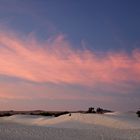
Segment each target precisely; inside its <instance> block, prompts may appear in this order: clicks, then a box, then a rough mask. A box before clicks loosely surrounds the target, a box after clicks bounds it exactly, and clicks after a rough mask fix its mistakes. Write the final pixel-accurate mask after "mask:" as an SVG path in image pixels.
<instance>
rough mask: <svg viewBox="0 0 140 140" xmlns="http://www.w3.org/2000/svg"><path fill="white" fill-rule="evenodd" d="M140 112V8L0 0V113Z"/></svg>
mask: <svg viewBox="0 0 140 140" xmlns="http://www.w3.org/2000/svg"><path fill="white" fill-rule="evenodd" d="M90 106H93V107H103V108H107V109H112V110H121V111H127V110H137V109H138V108H139V107H140V1H139V0H0V110H9V109H10V110H12V109H13V110H33V109H42V110H85V109H88V107H90Z"/></svg>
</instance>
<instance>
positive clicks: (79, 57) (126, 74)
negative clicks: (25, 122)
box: [0, 32, 140, 87]
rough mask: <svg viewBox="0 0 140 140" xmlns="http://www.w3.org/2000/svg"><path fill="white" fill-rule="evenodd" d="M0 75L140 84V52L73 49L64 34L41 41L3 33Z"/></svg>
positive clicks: (79, 82) (0, 35)
mask: <svg viewBox="0 0 140 140" xmlns="http://www.w3.org/2000/svg"><path fill="white" fill-rule="evenodd" d="M0 75H6V76H11V77H18V78H21V79H25V80H29V81H33V82H39V83H45V82H50V83H56V84H60V83H66V84H77V85H84V86H90V87H92V86H93V87H94V86H96V85H98V84H109V85H110V84H115V83H129V81H131V82H135V83H140V51H139V50H138V49H135V50H133V51H132V52H131V54H127V53H125V52H106V53H103V54H102V55H98V53H96V52H93V51H90V50H88V49H82V50H80V49H74V47H73V46H72V45H71V44H70V43H69V41H68V40H66V39H65V37H64V36H63V35H58V36H56V37H54V38H49V39H48V40H46V41H44V42H40V41H38V40H37V39H35V38H34V37H31V36H27V37H24V38H23V37H20V36H18V35H16V34H15V33H8V32H0Z"/></svg>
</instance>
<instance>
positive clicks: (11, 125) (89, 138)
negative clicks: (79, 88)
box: [0, 112, 140, 140]
mask: <svg viewBox="0 0 140 140" xmlns="http://www.w3.org/2000/svg"><path fill="white" fill-rule="evenodd" d="M0 139H2V140H25V139H26V140H37V139H38V140H85V139H86V140H140V119H139V118H138V117H137V116H136V115H135V114H134V113H119V112H115V113H108V114H80V113H73V114H72V115H71V116H69V115H68V114H67V115H62V116H59V117H56V118H55V117H42V116H31V115H14V116H10V117H3V118H0Z"/></svg>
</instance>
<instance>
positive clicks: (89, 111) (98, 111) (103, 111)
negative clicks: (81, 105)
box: [86, 107, 113, 114]
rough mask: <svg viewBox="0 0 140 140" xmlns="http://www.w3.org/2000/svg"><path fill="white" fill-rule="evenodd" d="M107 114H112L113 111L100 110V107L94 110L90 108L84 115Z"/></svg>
mask: <svg viewBox="0 0 140 140" xmlns="http://www.w3.org/2000/svg"><path fill="white" fill-rule="evenodd" d="M107 112H113V111H110V110H106V109H102V108H100V107H98V108H97V109H96V110H95V108H94V107H90V108H89V109H88V111H87V112H86V113H98V114H103V113H107Z"/></svg>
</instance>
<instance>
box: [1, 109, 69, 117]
mask: <svg viewBox="0 0 140 140" xmlns="http://www.w3.org/2000/svg"><path fill="white" fill-rule="evenodd" d="M69 113H70V112H68V111H42V110H34V111H0V117H5V116H12V115H17V114H22V115H40V116H52V117H58V116H60V115H64V114H69Z"/></svg>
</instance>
